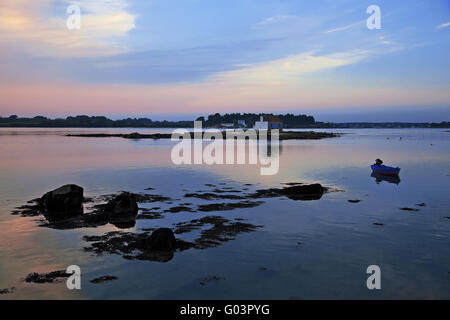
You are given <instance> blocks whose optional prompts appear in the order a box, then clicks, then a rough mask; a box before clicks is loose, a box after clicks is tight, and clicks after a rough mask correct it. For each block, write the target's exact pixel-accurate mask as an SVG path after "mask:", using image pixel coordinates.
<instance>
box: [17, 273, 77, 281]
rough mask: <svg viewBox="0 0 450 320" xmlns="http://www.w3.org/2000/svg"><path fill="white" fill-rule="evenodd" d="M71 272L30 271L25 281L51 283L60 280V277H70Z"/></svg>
mask: <svg viewBox="0 0 450 320" xmlns="http://www.w3.org/2000/svg"><path fill="white" fill-rule="evenodd" d="M70 276H71V274H70V273H66V270H58V271H52V272H49V273H37V272H33V273H30V274H29V275H28V276H27V277H26V278H25V282H33V283H51V282H55V281H57V280H59V278H68V277H70Z"/></svg>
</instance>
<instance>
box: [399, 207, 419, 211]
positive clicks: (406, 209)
mask: <svg viewBox="0 0 450 320" xmlns="http://www.w3.org/2000/svg"><path fill="white" fill-rule="evenodd" d="M400 210H403V211H419V209H415V208H408V207H405V208H400Z"/></svg>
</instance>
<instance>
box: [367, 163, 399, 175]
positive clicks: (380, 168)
mask: <svg viewBox="0 0 450 320" xmlns="http://www.w3.org/2000/svg"><path fill="white" fill-rule="evenodd" d="M370 167H371V168H372V171H373V172H374V173H375V174H380V175H383V176H390V177H397V176H398V174H399V173H400V168H398V167H397V168H394V167H389V166H385V165H375V164H373V165H371V166H370Z"/></svg>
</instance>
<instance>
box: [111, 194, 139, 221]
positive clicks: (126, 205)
mask: <svg viewBox="0 0 450 320" xmlns="http://www.w3.org/2000/svg"><path fill="white" fill-rule="evenodd" d="M138 210H139V208H138V205H137V201H136V196H135V195H134V194H132V193H130V192H123V193H121V194H119V195H118V196H116V197H115V198H113V199H112V200H110V201H109V202H108V203H107V204H106V205H105V213H106V214H107V215H108V216H109V218H110V219H123V218H125V219H128V218H133V217H136V215H137V213H138Z"/></svg>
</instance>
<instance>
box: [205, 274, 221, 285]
mask: <svg viewBox="0 0 450 320" xmlns="http://www.w3.org/2000/svg"><path fill="white" fill-rule="evenodd" d="M221 279H224V278H222V277H219V276H215V275H214V276H210V277H206V278H204V279H202V280H201V281H200V285H201V286H204V285H206V284H208V282H211V281H217V280H221Z"/></svg>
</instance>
